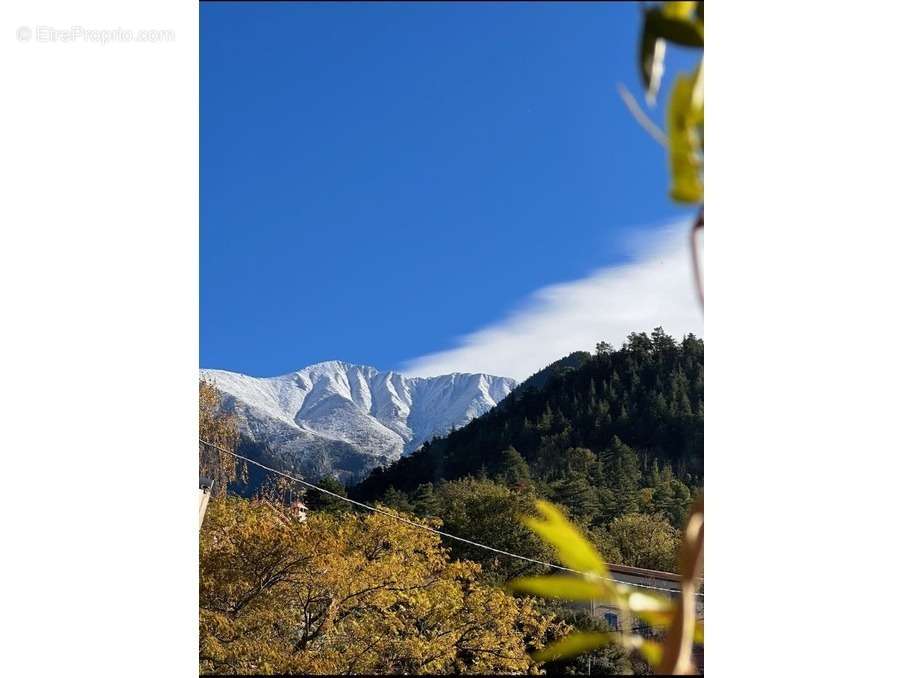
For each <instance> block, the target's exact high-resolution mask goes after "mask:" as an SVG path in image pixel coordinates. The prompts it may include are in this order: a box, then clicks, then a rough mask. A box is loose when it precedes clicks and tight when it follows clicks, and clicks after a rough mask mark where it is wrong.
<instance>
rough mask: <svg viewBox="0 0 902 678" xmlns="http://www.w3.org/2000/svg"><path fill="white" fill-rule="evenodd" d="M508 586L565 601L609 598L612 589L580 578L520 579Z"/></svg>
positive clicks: (523, 591)
mask: <svg viewBox="0 0 902 678" xmlns="http://www.w3.org/2000/svg"><path fill="white" fill-rule="evenodd" d="M508 586H509V587H510V588H512V589H514V590H515V591H520V592H521V593H534V594H536V595H540V596H545V597H547V598H560V599H563V600H599V599H602V598H608V597H610V595H611V589H610V587H608V586H605V585H603V584H602V583H601V582H592V581H589V580H587V579H580V578H578V577H520V578H519V579H514V580H513V581H512V582H510V583H509V584H508Z"/></svg>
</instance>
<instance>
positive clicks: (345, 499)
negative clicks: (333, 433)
mask: <svg viewBox="0 0 902 678" xmlns="http://www.w3.org/2000/svg"><path fill="white" fill-rule="evenodd" d="M198 440H199V441H200V442H201V444H203V445H206V446H207V447H212V448H213V449H215V450H219V451H220V452H225V453H226V454H230V455H232V456H233V457H235V458H236V459H241V460H242V461H245V462H247V463H249V464H253V465H254V466H259V467H260V468H262V469H263V470H265V471H269V472H270V473H275V474H276V475H280V476H282V477H283V478H287V479H288V480H292V481H294V482H296V483H300V484H301V485H304V486H305V487H309V488H310V489H312V490H316V491H317V492H322V493H323V494H328V495H329V496H330V497H335V498H336V499H339V500H341V501H343V502H347V503H348V504H353V505H354V506H359V507H360V508H362V509H366V510H367V511H372V512H373V513H381V514H382V515H384V516H388V517H389V518H392V519H394V520H397V521H399V522H402V523H405V524H407V525H410V526H411V527H415V528H417V529H420V530H425V531H427V532H432V533H433V534H437V535H440V536H442V537H447V538H448V539H454V540H455V541H459V542H462V543H464V544H469V545H470V546H475V547H476V548H480V549H484V550H486V551H491V552H493V553H498V554H500V555H503V556H507V557H508V558H516V559H517V560H523V561H526V562H529V563H534V564H536V565H544V566H545V567H549V568H552V569H555V570H561V571H563V572H572V573H573V574H579V575H582V576H584V577H589V578H595V579H603V580H605V581H612V582H616V583H618V584H624V583H627V582H621V581H619V580H617V579H614V578H612V577H601V576H599V575H596V574H592V573H588V572H580V571H579V570H574V569H571V568H569V567H564V566H563V565H555V564H554V563H547V562H545V561H544V560H536V559H535V558H529V557H527V556H521V555H520V554H518V553H511V552H510V551H504V550H502V549H496V548H494V547H493V546H486V545H485V544H480V543H479V542H476V541H472V540H470V539H464V538H463V537H458V536H457V535H453V534H450V533H448V532H445V531H443V530H437V529H436V528H434V527H429V526H428V525H423V524H422V523H418V522H415V521H413V520H408V519H407V518H404V517H403V516H399V515H397V514H396V513H392V512H391V511H386V510H385V509H381V508H379V507H378V506H370V505H369V504H364V503H363V502H359V501H356V500H354V499H351V498H350V497H345V496H342V495H340V494H338V493H337V492H332V491H330V490H327V489H325V488H322V487H319V486H318V485H314V484H313V483H311V482H308V481H306V480H302V479H301V478H296V477H294V476H292V475H290V474H288V473H285V472H284V471H280V470H278V469H275V468H272V467H270V466H266V465H265V464H261V463H260V462H259V461H256V460H255V459H251V458H249V457H245V456H243V455H240V454H238V453H237V452H232V451H231V450H227V449H225V448H224V447H220V446H219V445H216V444H214V443H211V442H208V441H206V440H204V439H203V438H198ZM629 585H630V586H637V587H640V588H643V589H652V590H655V591H665V592H667V593H674V592H675V590H674V589H667V588H663V587H660V586H651V585H649V584H634V583H629ZM695 595H696V596H700V597H704V595H705V594H704V593H696V594H695Z"/></svg>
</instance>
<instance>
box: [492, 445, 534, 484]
mask: <svg viewBox="0 0 902 678" xmlns="http://www.w3.org/2000/svg"><path fill="white" fill-rule="evenodd" d="M497 478H498V480H499V481H500V482H502V483H504V484H505V485H507V486H508V487H519V488H521V489H522V488H524V487H526V486H528V485H529V484H530V483H531V482H532V475H531V474H530V472H529V464H527V463H526V460H525V459H524V458H523V456H522V455H521V454H520V453H519V452H517V448H515V447H514V446H513V445H511V446H510V447H508V448H507V449H505V450H504V451H503V452H502V453H501V464H500V468H499V472H498V475H497Z"/></svg>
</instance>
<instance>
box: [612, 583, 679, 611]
mask: <svg viewBox="0 0 902 678" xmlns="http://www.w3.org/2000/svg"><path fill="white" fill-rule="evenodd" d="M623 595H624V597H625V599H626V605H627V607H628V608H629V609H630V610H632V611H633V612H635V613H637V614H639V613H641V612H669V611H671V610H673V603H672V602H671V600H670V599H669V598H665V597H664V596H660V595H657V594H654V593H648V592H646V591H637V590H635V589H630V588H629V587H625V591H624V592H623Z"/></svg>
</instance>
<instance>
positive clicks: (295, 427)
mask: <svg viewBox="0 0 902 678" xmlns="http://www.w3.org/2000/svg"><path fill="white" fill-rule="evenodd" d="M200 376H201V378H202V379H205V380H207V381H211V382H213V383H214V384H215V385H216V386H217V388H218V389H219V390H220V391H221V392H222V394H223V409H224V410H225V411H227V412H231V413H234V414H236V415H237V417H238V422H239V428H240V429H241V432H242V434H244V436H245V437H246V438H247V439H249V440H251V441H253V442H255V443H259V444H261V446H262V447H264V448H265V449H266V450H267V451H268V453H269V454H270V455H271V456H274V457H277V458H278V459H279V460H280V461H281V462H282V463H283V464H286V465H288V466H289V467H291V468H294V469H295V470H299V471H303V472H305V473H307V474H310V475H324V474H334V475H337V476H339V477H340V478H341V479H342V480H344V481H354V480H359V479H361V478H362V477H363V476H364V475H366V473H367V472H368V471H369V470H370V469H372V468H374V467H376V466H381V465H384V464H386V463H389V462H391V461H394V460H396V459H398V458H399V457H401V456H402V455H404V454H408V453H410V452H413V451H414V450H416V449H417V448H419V447H420V446H421V445H422V444H423V443H424V442H426V441H427V440H430V439H431V438H433V437H436V436H441V435H444V434H446V433H448V432H449V431H450V430H451V429H452V428H460V427H461V426H463V425H465V424H466V423H467V422H469V421H470V420H471V419H473V418H475V417H478V416H480V415H481V414H484V413H485V412H487V411H489V410H490V409H491V408H493V407H494V406H495V405H496V404H497V403H498V402H499V401H501V399H503V398H504V397H505V396H507V394H508V393H510V392H511V391H512V390H513V389H514V387H515V386H516V385H517V384H516V382H515V381H514V380H513V379H509V378H506V377H495V376H491V375H487V374H460V373H455V374H448V375H443V376H440V377H405V376H404V375H402V374H399V373H397V372H380V371H379V370H377V369H375V368H373V367H367V366H363V365H353V364H351V363H346V362H342V361H337V360H331V361H328V362H323V363H317V364H315V365H310V366H309V367H305V368H304V369H302V370H299V371H297V372H292V373H290V374H285V375H282V376H279V377H268V378H257V377H249V376H247V375H245V374H239V373H237V372H226V371H224V370H201V373H200Z"/></svg>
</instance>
